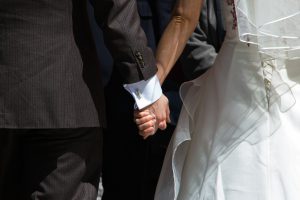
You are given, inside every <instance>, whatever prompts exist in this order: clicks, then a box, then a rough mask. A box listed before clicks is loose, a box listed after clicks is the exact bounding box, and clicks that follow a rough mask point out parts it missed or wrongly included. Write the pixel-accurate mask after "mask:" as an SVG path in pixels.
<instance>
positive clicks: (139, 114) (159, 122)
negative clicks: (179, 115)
mask: <svg viewBox="0 0 300 200" xmlns="http://www.w3.org/2000/svg"><path fill="white" fill-rule="evenodd" d="M134 119H135V122H136V124H137V126H138V128H139V134H140V135H141V136H143V138H144V139H146V138H147V137H149V136H150V135H154V134H155V132H156V131H157V129H161V130H164V129H166V128H167V122H170V110H169V100H168V99H167V97H166V96H165V95H162V96H161V97H160V98H159V99H158V100H157V101H156V102H154V103H153V104H151V105H150V106H148V107H146V108H144V109H142V110H137V111H135V112H134Z"/></svg>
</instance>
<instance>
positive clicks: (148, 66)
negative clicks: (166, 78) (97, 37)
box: [94, 0, 157, 83]
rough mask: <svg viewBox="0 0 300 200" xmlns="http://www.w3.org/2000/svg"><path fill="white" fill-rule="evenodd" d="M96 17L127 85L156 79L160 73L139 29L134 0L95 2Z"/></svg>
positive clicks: (98, 0) (101, 0)
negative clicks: (157, 73) (157, 72)
mask: <svg viewBox="0 0 300 200" xmlns="http://www.w3.org/2000/svg"><path fill="white" fill-rule="evenodd" d="M94 9H95V17H96V20H97V23H98V24H99V26H100V27H101V28H102V30H103V34H104V40H105V43H106V46H107V48H108V49H109V51H110V53H111V55H112V57H113V59H114V62H115V66H117V67H118V68H119V70H120V71H121V74H122V76H123V78H124V83H134V82H138V81H141V80H147V79H149V78H151V77H153V76H154V75H155V73H156V71H157V67H156V61H155V59H154V55H153V52H152V50H151V49H150V48H149V47H148V46H147V39H146V36H145V33H144V32H143V30H142V28H141V26H140V19H139V15H138V12H137V5H136V1H135V0H94Z"/></svg>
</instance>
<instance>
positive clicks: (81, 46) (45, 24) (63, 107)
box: [0, 0, 156, 128]
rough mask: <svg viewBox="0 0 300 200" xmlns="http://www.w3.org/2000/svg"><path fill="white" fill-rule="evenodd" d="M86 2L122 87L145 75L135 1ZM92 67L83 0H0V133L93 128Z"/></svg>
mask: <svg viewBox="0 0 300 200" xmlns="http://www.w3.org/2000/svg"><path fill="white" fill-rule="evenodd" d="M94 3H95V5H94V7H95V16H96V18H97V21H98V23H99V25H100V26H101V27H102V29H103V32H104V36H105V41H106V43H107V46H108V48H109V49H110V52H111V54H112V56H113V58H114V60H115V63H116V66H117V67H118V68H119V70H120V71H121V72H122V73H121V74H122V75H123V77H124V81H125V82H127V83H131V82H136V81H139V80H143V79H147V78H149V77H151V76H153V75H154V74H155V72H156V67H155V61H154V57H153V55H152V51H151V50H150V49H149V48H148V47H147V45H146V38H145V35H144V32H143V31H142V29H141V28H140V25H139V16H138V14H137V11H136V2H135V0H96V1H95V2H94ZM98 65H99V64H98V61H97V59H96V54H95V47H94V46H93V41H92V37H91V34H90V27H89V23H88V20H87V13H86V0H1V1H0V128H76V127H94V126H99V117H100V125H101V123H103V118H104V117H103V115H104V111H103V109H104V104H103V100H102V99H103V98H102V96H103V94H102V93H103V91H102V86H101V80H100V74H99V73H100V72H99V66H98ZM97 109H98V112H97V111H96V110H97Z"/></svg>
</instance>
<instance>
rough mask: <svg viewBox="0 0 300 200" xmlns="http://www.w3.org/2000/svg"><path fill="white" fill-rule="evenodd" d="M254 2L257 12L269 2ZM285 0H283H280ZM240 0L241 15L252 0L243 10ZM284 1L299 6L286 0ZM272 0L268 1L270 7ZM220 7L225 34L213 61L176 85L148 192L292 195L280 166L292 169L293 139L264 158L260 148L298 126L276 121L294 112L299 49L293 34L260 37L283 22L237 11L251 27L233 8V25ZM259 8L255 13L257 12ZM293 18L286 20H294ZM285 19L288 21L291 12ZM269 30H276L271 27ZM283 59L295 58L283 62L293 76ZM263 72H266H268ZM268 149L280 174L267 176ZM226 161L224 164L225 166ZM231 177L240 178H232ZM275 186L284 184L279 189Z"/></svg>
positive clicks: (185, 197) (296, 180) (168, 195)
mask: <svg viewBox="0 0 300 200" xmlns="http://www.w3.org/2000/svg"><path fill="white" fill-rule="evenodd" d="M255 1H256V2H257V3H259V2H260V3H261V7H263V9H264V11H266V4H264V3H263V1H264V2H269V3H270V5H272V6H273V4H274V2H271V1H269V0H266V1H265V0H255ZM289 1H290V0H288V1H285V4H288V2H289ZM224 2H225V1H224ZM241 2H242V0H241V1H239V0H237V1H236V4H237V5H239V6H240V7H238V9H240V11H243V14H245V13H250V11H251V10H252V9H254V7H253V6H258V5H260V4H255V3H253V2H254V1H253V0H251V2H252V3H251V2H250V0H248V1H244V2H246V3H248V4H249V5H251V6H252V7H250V6H249V5H248V4H246V5H247V7H246V8H247V9H248V10H245V9H242V8H245V7H241V5H243V4H240V3H241ZM279 2H283V1H281V0H279ZM291 2H294V3H295V4H294V5H299V4H298V3H297V2H296V1H294V0H291ZM276 4H277V1H276ZM278 5H280V4H278ZM272 6H271V8H273V9H277V8H275V7H272ZM280 6H283V4H282V5H280ZM287 7H288V8H290V6H287ZM255 8H256V7H255ZM280 8H284V7H280ZM223 11H224V13H225V15H226V21H227V36H226V39H225V42H224V44H223V46H222V48H221V51H220V53H219V55H218V57H217V60H216V62H215V64H214V66H213V67H212V68H211V69H210V70H208V72H206V73H205V74H204V75H203V76H202V77H199V78H197V79H195V80H193V81H191V82H187V83H185V84H183V85H182V87H181V91H180V93H181V97H182V100H183V108H182V111H181V115H180V119H179V122H178V125H177V127H176V130H175V133H174V135H173V138H172V140H171V142H170V145H169V148H168V151H167V153H166V157H165V161H164V164H163V168H162V172H161V176H160V180H159V183H158V186H157V190H156V194H155V199H156V200H171V199H179V200H225V199H226V200H240V199H243V200H269V199H270V200H271V199H272V200H275V199H276V200H277V199H278V200H296V199H300V194H299V192H300V173H299V170H298V171H297V170H296V169H294V168H293V170H291V169H290V168H289V167H288V166H289V165H290V164H291V163H292V164H293V166H294V167H296V168H297V167H299V168H300V159H299V158H300V147H299V146H300V145H296V144H293V145H292V146H291V149H293V152H289V151H286V150H283V151H280V152H275V153H274V154H272V156H271V157H272V158H269V157H270V155H271V154H270V153H268V152H266V149H271V148H270V145H269V144H270V143H272V144H273V143H276V146H275V147H272V152H273V150H274V149H273V148H275V149H277V148H281V147H280V142H281V141H282V142H281V143H282V144H284V145H286V144H288V143H289V142H288V141H287V140H285V137H284V134H285V133H284V132H285V131H289V130H286V129H290V131H291V132H292V134H293V136H292V139H291V141H293V140H300V137H299V135H300V125H297V123H295V122H292V123H287V122H284V123H285V124H284V126H282V123H283V121H284V120H283V119H285V118H287V119H290V116H293V115H295V113H296V114H297V113H300V106H299V105H298V104H297V99H298V100H299V99H300V87H299V82H300V81H299V80H300V78H299V77H300V73H299V70H295V69H297V66H298V65H299V64H300V60H297V57H298V56H299V54H298V53H295V52H296V50H297V49H298V46H299V45H298V44H299V43H297V42H299V41H298V40H296V42H290V43H288V45H286V46H284V48H282V47H283V46H282V44H285V42H286V40H285V39H282V40H281V41H280V38H284V37H277V39H278V38H279V39H278V41H273V40H275V39H274V38H273V36H272V37H270V38H268V39H267V37H261V35H260V34H261V33H263V34H265V32H266V31H273V30H275V29H278V30H280V31H283V32H281V33H286V32H285V29H280V28H278V27H276V26H279V27H280V26H281V25H283V24H286V23H280V24H278V23H277V25H276V26H275V24H274V26H269V25H268V22H273V21H274V20H276V19H278V18H273V17H271V18H266V19H264V20H263V21H260V20H258V21H254V18H253V17H255V19H260V18H257V17H258V15H256V14H255V15H254V14H251V15H243V16H244V18H243V20H246V19H247V26H248V25H253V22H252V21H251V23H249V19H251V20H253V21H254V22H255V26H254V27H255V28H256V29H253V26H251V27H250V26H249V27H246V25H245V24H241V23H244V22H243V20H241V18H240V13H241V12H240V11H236V13H237V19H238V29H240V28H241V29H242V30H243V31H242V32H241V31H240V30H239V32H238V30H234V29H232V28H231V27H234V26H233V25H232V23H233V21H234V20H235V19H234V15H232V11H233V10H232V7H231V6H228V5H226V6H224V10H223ZM246 11H247V12H246ZM252 11H253V10H252ZM268 11H269V9H268ZM298 11H299V10H298ZM261 12H262V11H261ZM261 12H260V11H259V12H258V13H260V14H262V13H261ZM274 12H275V11H274ZM272 13H273V12H272ZM288 14H290V12H288ZM272 16H273V15H272ZM295 16H296V15H295ZM297 16H298V14H297ZM281 17H283V16H281ZM298 17H299V16H298ZM298 17H296V19H295V18H293V20H296V21H297V20H299V18H298ZM290 20H291V21H293V20H292V17H291V18H290ZM258 22H259V23H258ZM287 24H289V23H287ZM291 24H292V23H291ZM244 26H245V27H246V28H245V27H244ZM298 26H299V25H298ZM243 27H244V28H243ZM262 27H263V29H262ZM270 27H272V28H270ZM290 27H291V26H290ZM250 28H251V30H250ZM270 33H276V34H277V32H276V30H275V32H270ZM289 34H290V33H289ZM293 34H298V30H297V29H295V31H294V32H293ZM265 35H266V34H265ZM250 36H251V37H250ZM282 36H283V35H282ZM289 36H295V35H289ZM296 36H297V35H296ZM249 44H250V45H249ZM276 49H277V50H276ZM289 59H295V60H296V61H294V62H293V64H292V67H291V68H292V69H294V72H295V74H296V77H298V78H299V79H297V78H296V79H297V80H292V79H291V78H290V77H289V76H288V75H287V74H289V73H288V72H287V71H288V70H287V66H288V65H290V61H288V60H289ZM263 66H266V67H263ZM270 66H271V67H270ZM268 73H271V75H270V77H268V76H269V75H268ZM266 78H271V82H272V88H271V90H270V95H269V96H268V95H267V93H266V82H265V79H266ZM291 113H292V114H291ZM296 116H297V115H296ZM294 117H295V116H294ZM287 121H288V120H287ZM286 124H288V126H287V125H286ZM283 127H284V129H283ZM278 135H279V136H278ZM280 137H282V138H280ZM271 138H272V139H271ZM273 138H280V139H275V140H273ZM270 140H271V141H270ZM278 141H279V142H278ZM278 143H279V144H278ZM288 154H290V155H288ZM247 155H248V156H247ZM274 155H275V157H274V159H273V156H274ZM244 156H246V157H245V158H244ZM276 156H278V160H279V161H280V160H281V159H282V161H283V162H282V163H281V162H278V163H280V165H279V164H278V168H279V169H278V174H280V175H282V174H283V173H285V174H286V177H283V178H282V179H280V178H278V179H277V178H275V179H276V180H273V181H270V179H269V177H273V172H272V171H271V170H270V171H268V170H269V168H268V166H269V163H270V162H271V161H270V160H272V163H273V162H275V160H276V162H277V161H278V160H277V158H276ZM283 158H285V159H286V161H287V162H285V161H284V160H283ZM273 160H274V161H273ZM235 163H236V166H238V168H239V169H242V170H240V171H239V170H238V169H237V170H236V172H235V170H233V169H235ZM247 164H248V165H249V168H248V166H247ZM251 164H252V165H251ZM228 166H229V168H232V169H229V170H227V171H226V168H228ZM241 166H243V167H241ZM247 170H248V171H247ZM225 177H226V178H225ZM234 177H240V178H237V179H236V180H234ZM224 178H225V180H224ZM279 180H282V183H280V184H282V185H281V186H282V187H280V186H276V187H275V186H274V190H272V189H271V188H272V187H273V185H274V184H275V185H276V184H277V183H278V182H280V181H279ZM230 181H231V182H230ZM237 183H238V184H237ZM234 184H235V186H233V185H234ZM280 184H279V183H278V185H280ZM286 187H287V188H286ZM278 188H279V189H282V188H284V189H285V191H281V190H278ZM275 190H276V191H275ZM277 190H278V191H277ZM225 191H226V192H225ZM228 191H231V192H228ZM232 191H233V192H232ZM298 191H299V192H298ZM270 193H274V194H275V196H276V195H277V196H278V197H275V196H274V195H272V194H270Z"/></svg>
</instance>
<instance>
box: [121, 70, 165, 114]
mask: <svg viewBox="0 0 300 200" xmlns="http://www.w3.org/2000/svg"><path fill="white" fill-rule="evenodd" d="M124 88H125V89H126V90H127V91H128V92H129V93H130V94H131V95H132V96H133V98H134V100H135V103H136V106H137V108H138V109H143V108H145V107H147V106H149V105H150V104H152V103H154V102H155V101H157V100H158V99H159V98H160V97H161V95H162V89H161V86H160V83H159V80H158V78H157V76H156V75H155V76H153V77H152V78H150V79H148V80H146V81H144V80H142V81H139V82H136V83H131V84H124Z"/></svg>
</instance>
